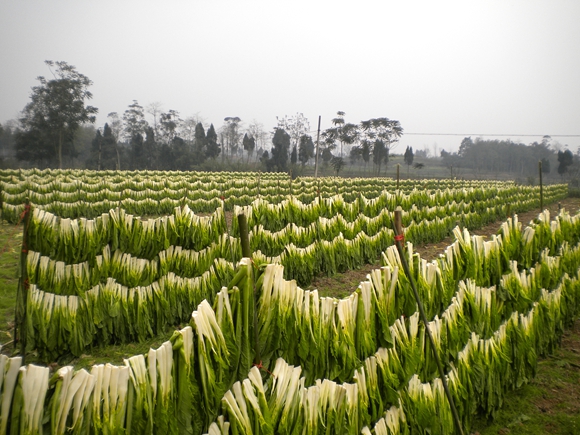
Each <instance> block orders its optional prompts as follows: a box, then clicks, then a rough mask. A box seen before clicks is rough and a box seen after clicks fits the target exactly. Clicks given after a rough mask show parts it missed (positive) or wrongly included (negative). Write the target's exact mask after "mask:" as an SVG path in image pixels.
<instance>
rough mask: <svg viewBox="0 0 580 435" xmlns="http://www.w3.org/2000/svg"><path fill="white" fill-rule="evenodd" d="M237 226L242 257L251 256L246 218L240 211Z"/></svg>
mask: <svg viewBox="0 0 580 435" xmlns="http://www.w3.org/2000/svg"><path fill="white" fill-rule="evenodd" d="M238 227H239V229H240V241H241V243H242V257H247V258H251V257H252V252H251V251H250V232H249V231H248V219H247V218H246V215H245V214H243V213H241V214H239V215H238Z"/></svg>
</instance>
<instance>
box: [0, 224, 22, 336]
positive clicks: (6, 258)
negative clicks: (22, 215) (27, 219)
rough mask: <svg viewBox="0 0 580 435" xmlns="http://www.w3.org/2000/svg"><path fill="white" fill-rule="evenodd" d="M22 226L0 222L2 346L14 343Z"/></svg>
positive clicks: (0, 333)
mask: <svg viewBox="0 0 580 435" xmlns="http://www.w3.org/2000/svg"><path fill="white" fill-rule="evenodd" d="M21 246H22V226H16V225H13V224H8V223H6V222H0V344H6V343H9V342H11V341H12V339H13V334H14V307H15V304H16V291H17V289H18V273H19V270H18V263H19V255H20V247H21Z"/></svg>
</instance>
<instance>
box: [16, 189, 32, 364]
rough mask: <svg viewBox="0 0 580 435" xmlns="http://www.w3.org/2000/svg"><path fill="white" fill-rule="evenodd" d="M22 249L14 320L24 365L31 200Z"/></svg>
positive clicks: (25, 216)
mask: <svg viewBox="0 0 580 435" xmlns="http://www.w3.org/2000/svg"><path fill="white" fill-rule="evenodd" d="M21 219H22V222H23V227H22V249H21V250H20V277H19V278H20V279H19V280H18V290H17V293H16V312H15V319H14V347H15V348H16V344H17V343H18V342H19V343H20V355H21V356H22V365H24V364H25V359H26V304H27V301H28V287H29V283H28V272H27V270H26V257H27V256H28V226H29V223H30V200H29V199H28V198H26V202H25V203H24V211H23V213H22V218H21Z"/></svg>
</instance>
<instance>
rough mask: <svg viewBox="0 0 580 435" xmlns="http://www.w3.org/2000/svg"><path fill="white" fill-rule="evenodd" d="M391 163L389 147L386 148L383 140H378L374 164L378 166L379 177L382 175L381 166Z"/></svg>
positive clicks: (374, 151)
mask: <svg viewBox="0 0 580 435" xmlns="http://www.w3.org/2000/svg"><path fill="white" fill-rule="evenodd" d="M383 162H384V163H385V165H386V164H387V163H388V162H389V147H387V146H385V142H384V141H383V140H381V139H376V140H375V144H374V146H373V163H374V164H375V165H376V166H377V176H380V175H381V165H382V164H383Z"/></svg>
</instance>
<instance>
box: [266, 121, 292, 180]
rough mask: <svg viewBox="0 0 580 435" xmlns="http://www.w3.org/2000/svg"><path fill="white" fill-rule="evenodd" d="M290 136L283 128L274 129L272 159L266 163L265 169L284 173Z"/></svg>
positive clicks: (286, 166) (286, 168) (286, 165)
mask: <svg viewBox="0 0 580 435" xmlns="http://www.w3.org/2000/svg"><path fill="white" fill-rule="evenodd" d="M290 141H291V138H290V135H289V134H288V133H286V131H285V130H284V129H283V128H276V131H275V132H274V137H273V138H272V144H273V145H274V146H273V147H272V150H271V154H272V157H270V158H269V159H268V160H267V161H266V169H267V170H268V171H271V172H286V171H287V170H288V149H289V148H290Z"/></svg>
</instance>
